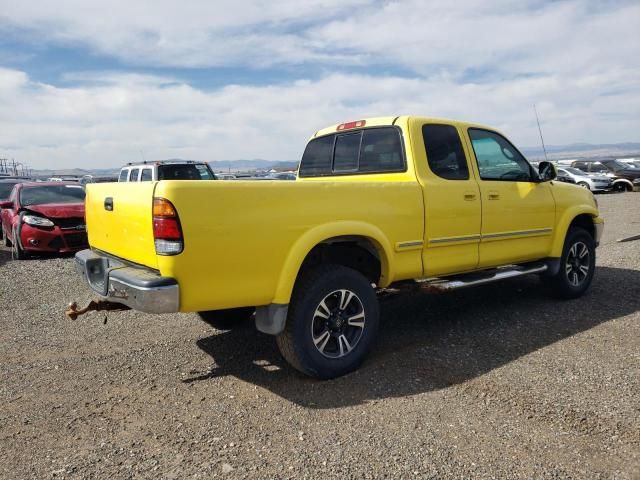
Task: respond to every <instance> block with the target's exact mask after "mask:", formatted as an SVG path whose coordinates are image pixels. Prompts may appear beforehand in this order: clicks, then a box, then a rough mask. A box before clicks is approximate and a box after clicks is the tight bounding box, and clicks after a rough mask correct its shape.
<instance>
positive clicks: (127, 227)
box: [85, 182, 158, 268]
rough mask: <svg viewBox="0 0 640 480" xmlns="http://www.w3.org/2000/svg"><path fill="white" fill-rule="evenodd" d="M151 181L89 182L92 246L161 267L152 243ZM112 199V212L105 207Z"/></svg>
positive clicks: (140, 262) (89, 230)
mask: <svg viewBox="0 0 640 480" xmlns="http://www.w3.org/2000/svg"><path fill="white" fill-rule="evenodd" d="M154 187H155V184H154V183H152V182H141V183H90V184H87V187H86V189H87V197H86V200H85V205H86V210H85V211H86V213H85V215H86V219H87V233H88V236H89V245H91V247H92V248H97V249H99V250H102V251H105V252H108V253H110V254H112V255H115V256H116V257H121V258H125V259H127V260H129V261H131V262H134V263H139V264H140V265H146V266H147V267H151V268H158V258H157V256H156V251H155V245H154V242H153V224H152V221H151V217H152V207H153V189H154ZM107 198H111V199H112V200H113V211H108V210H106V209H105V207H104V203H105V199H107Z"/></svg>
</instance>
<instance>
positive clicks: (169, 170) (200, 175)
mask: <svg viewBox="0 0 640 480" xmlns="http://www.w3.org/2000/svg"><path fill="white" fill-rule="evenodd" d="M213 179H214V177H213V175H212V174H211V171H210V170H209V169H208V168H207V166H206V165H204V164H194V163H174V164H166V165H158V180H213Z"/></svg>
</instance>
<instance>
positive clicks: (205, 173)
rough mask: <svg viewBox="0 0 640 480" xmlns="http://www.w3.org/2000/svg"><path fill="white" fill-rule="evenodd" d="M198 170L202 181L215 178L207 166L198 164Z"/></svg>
mask: <svg viewBox="0 0 640 480" xmlns="http://www.w3.org/2000/svg"><path fill="white" fill-rule="evenodd" d="M196 168H197V169H198V173H199V174H200V179H201V180H211V179H212V178H213V177H212V176H211V174H210V173H209V169H208V168H207V166H206V165H202V164H201V163H199V164H196Z"/></svg>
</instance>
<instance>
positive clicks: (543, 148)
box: [533, 103, 549, 162]
mask: <svg viewBox="0 0 640 480" xmlns="http://www.w3.org/2000/svg"><path fill="white" fill-rule="evenodd" d="M533 111H534V112H535V114H536V123H537V124H538V132H540V141H541V142H542V151H543V152H544V159H545V160H546V161H547V162H548V161H549V159H548V158H547V149H546V148H545V146H544V138H542V129H541V128H540V120H539V119H538V109H537V108H536V104H535V103H534V104H533Z"/></svg>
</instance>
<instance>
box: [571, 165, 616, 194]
mask: <svg viewBox="0 0 640 480" xmlns="http://www.w3.org/2000/svg"><path fill="white" fill-rule="evenodd" d="M558 173H563V174H565V175H567V176H568V177H571V178H573V179H574V180H575V182H576V185H579V186H580V187H583V188H587V189H589V190H591V191H592V192H606V191H609V190H611V188H612V186H611V179H610V178H609V177H607V176H606V175H595V174H588V173H585V172H583V171H582V170H579V169H577V168H573V167H560V168H558Z"/></svg>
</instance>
